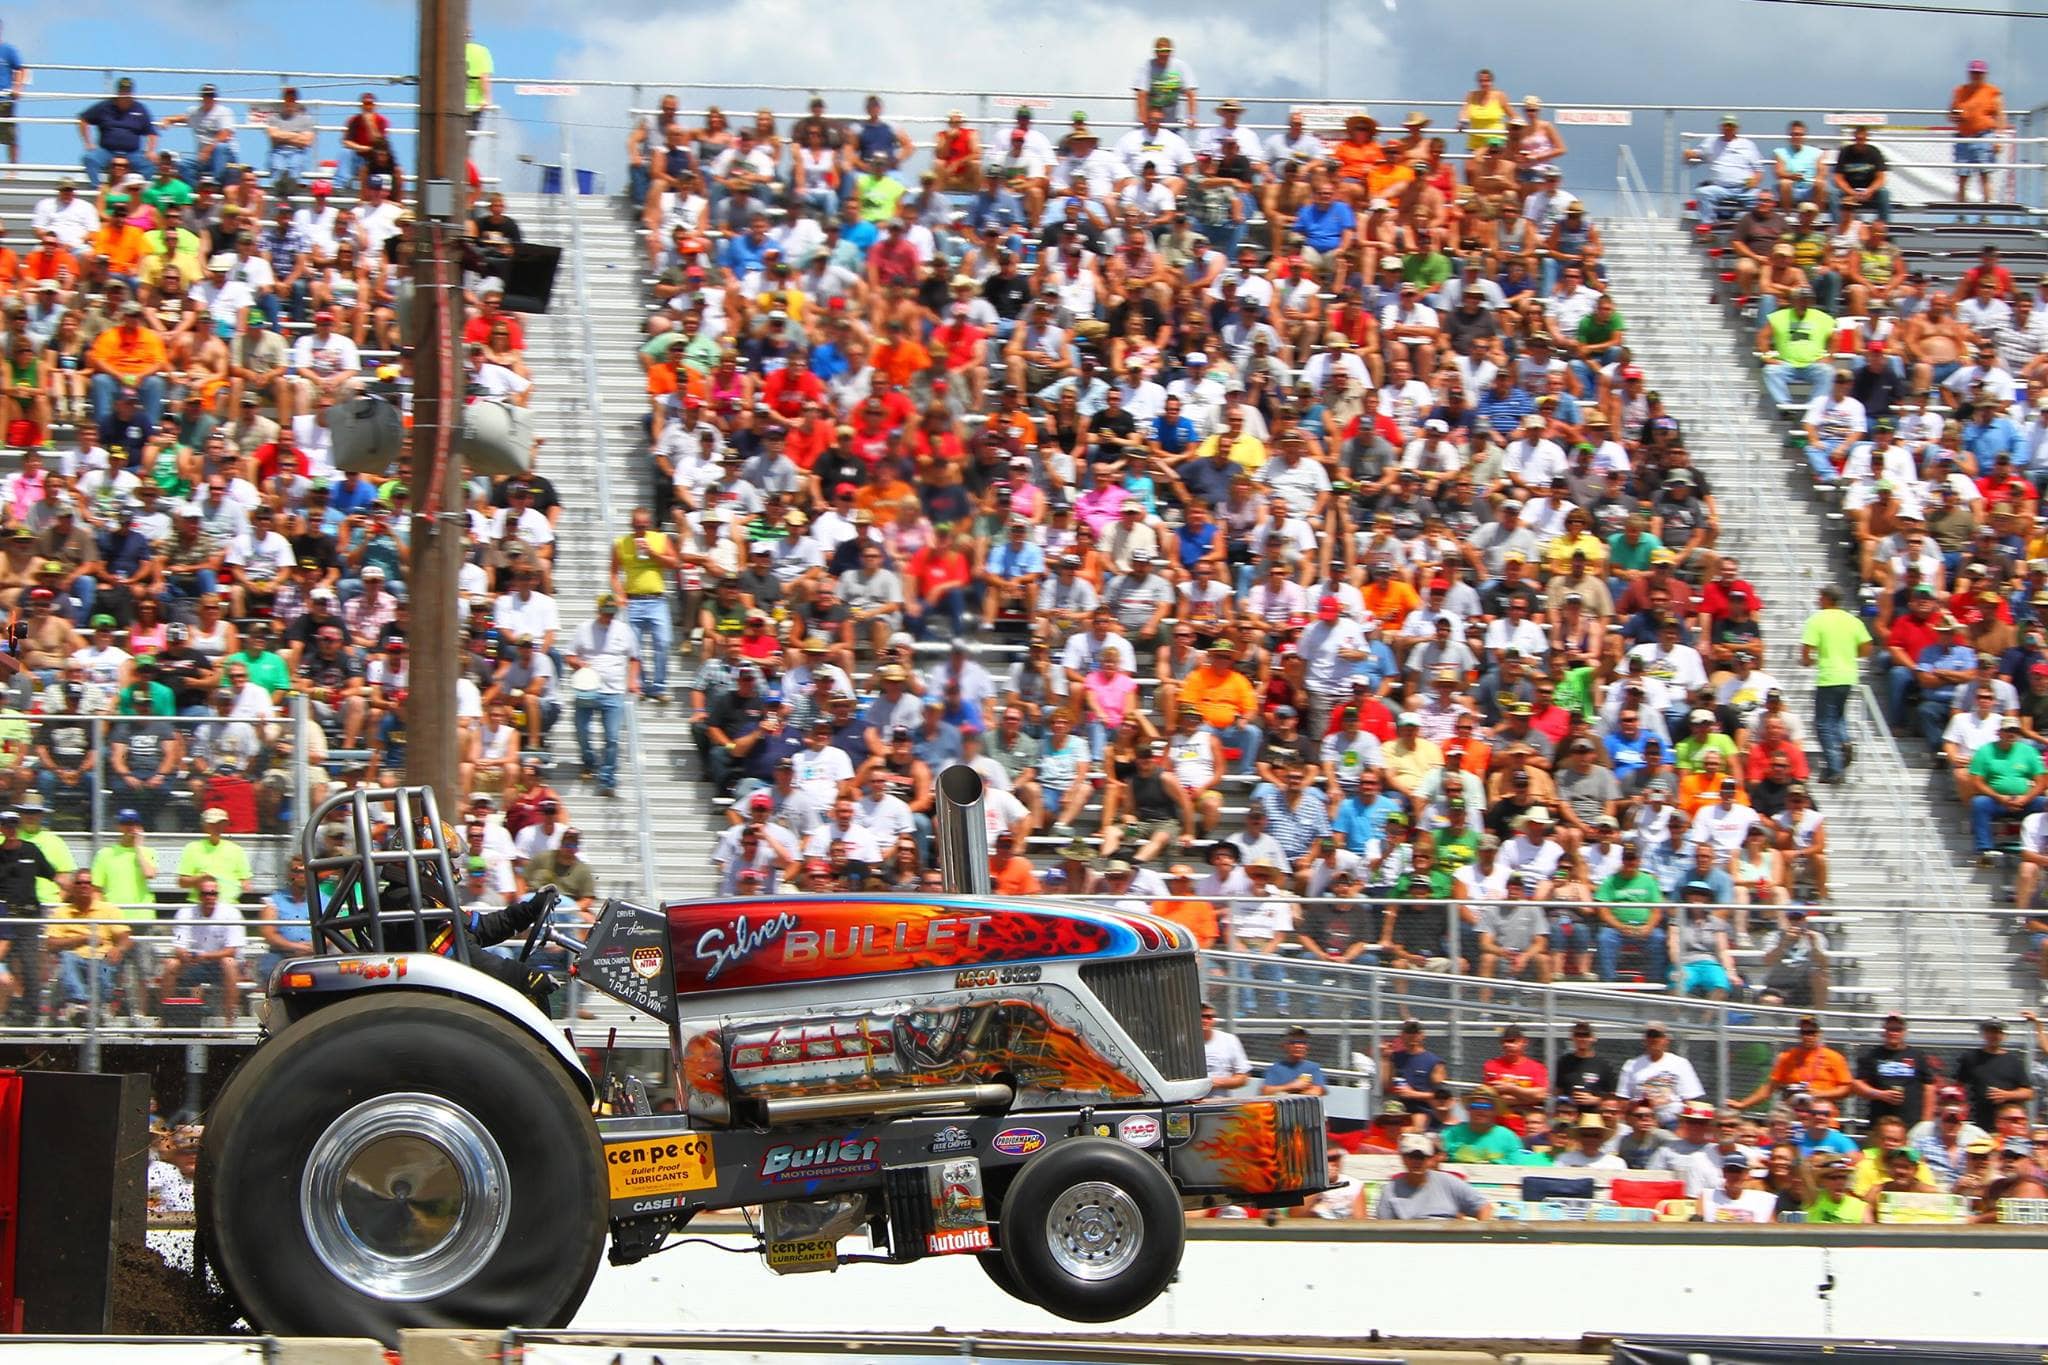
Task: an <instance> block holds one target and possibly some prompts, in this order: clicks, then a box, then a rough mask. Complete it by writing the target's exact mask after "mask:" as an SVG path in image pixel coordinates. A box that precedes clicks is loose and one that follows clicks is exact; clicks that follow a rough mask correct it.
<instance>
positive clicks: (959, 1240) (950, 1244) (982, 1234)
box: [924, 1227, 995, 1256]
mask: <svg viewBox="0 0 2048 1365" xmlns="http://www.w3.org/2000/svg"><path fill="white" fill-rule="evenodd" d="M994 1246H995V1243H994V1242H992V1241H990V1240H989V1235H988V1229H987V1228H986V1227H979V1228H962V1229H960V1230H959V1231H958V1232H927V1233H926V1234H925V1235H924V1249H925V1250H926V1251H927V1252H929V1253H930V1254H931V1255H934V1256H950V1255H952V1254H953V1253H954V1252H958V1251H987V1250H989V1249H991V1248H992V1247H994Z"/></svg>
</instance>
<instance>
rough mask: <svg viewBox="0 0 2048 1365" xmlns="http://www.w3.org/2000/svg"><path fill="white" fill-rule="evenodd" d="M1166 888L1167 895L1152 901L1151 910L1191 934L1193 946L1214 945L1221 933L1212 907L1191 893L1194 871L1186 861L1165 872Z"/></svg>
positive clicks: (1214, 908) (1208, 946) (1209, 903)
mask: <svg viewBox="0 0 2048 1365" xmlns="http://www.w3.org/2000/svg"><path fill="white" fill-rule="evenodd" d="M1166 889H1167V890H1168V891H1169V892H1171V893H1172V894H1171V896H1170V897H1169V898H1168V899H1165V900H1158V901H1154V902H1152V913H1153V914H1155V915H1157V916H1159V918H1161V919H1165V920H1172V921H1173V922H1174V923H1175V924H1178V925H1179V926H1180V927H1181V928H1183V929H1185V930H1187V931H1188V932H1189V933H1191V934H1193V935H1194V936H1195V946H1196V947H1197V948H1202V949H1208V948H1213V947H1215V946H1216V940H1217V937H1218V936H1219V934H1220V933H1221V930H1220V928H1219V927H1218V921H1217V917H1216V907H1215V905H1214V904H1212V903H1211V902H1209V901H1205V900H1203V899H1202V898H1201V897H1200V896H1197V895H1196V894H1195V873H1194V869H1192V868H1190V867H1189V866H1188V865H1187V864H1186V863H1175V864H1174V865H1173V866H1172V867H1170V868H1168V869H1167V872H1166Z"/></svg>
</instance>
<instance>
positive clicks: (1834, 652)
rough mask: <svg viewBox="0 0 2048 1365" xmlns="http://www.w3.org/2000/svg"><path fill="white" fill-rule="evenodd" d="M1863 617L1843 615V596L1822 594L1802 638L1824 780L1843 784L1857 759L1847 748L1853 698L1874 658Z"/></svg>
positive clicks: (1837, 592) (1801, 652) (1828, 591)
mask: <svg viewBox="0 0 2048 1365" xmlns="http://www.w3.org/2000/svg"><path fill="white" fill-rule="evenodd" d="M1870 650H1871V639H1870V632H1869V631H1868V630H1867V629H1865V628H1864V625H1863V620H1862V618H1861V617H1858V616H1854V615H1851V614H1850V613H1849V612H1846V611H1843V610H1842V594H1841V590H1840V589H1838V588H1834V587H1825V588H1822V589H1821V590H1820V605H1819V609H1818V610H1816V611H1815V612H1814V613H1813V615H1811V616H1809V617H1807V618H1806V625H1805V627H1804V629H1803V630H1802V631H1801V632H1800V642H1799V662H1800V663H1801V664H1804V665H1805V666H1807V667H1809V668H1811V669H1813V671H1814V672H1813V728H1814V733H1815V734H1816V735H1817V736H1818V738H1819V739H1820V780H1821V781H1823V782H1828V783H1835V782H1840V781H1841V780H1842V774H1843V772H1844V771H1846V770H1847V769H1848V766H1849V764H1850V762H1851V761H1852V760H1853V759H1854V758H1855V756H1856V753H1855V749H1854V748H1853V747H1852V746H1851V744H1850V743H1849V692H1850V690H1851V689H1852V688H1854V687H1855V686H1856V678H1857V668H1858V664H1859V663H1860V661H1861V660H1862V659H1863V657H1864V656H1865V655H1867V654H1869V653H1870Z"/></svg>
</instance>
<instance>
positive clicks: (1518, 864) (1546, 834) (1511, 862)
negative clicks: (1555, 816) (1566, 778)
mask: <svg viewBox="0 0 2048 1365" xmlns="http://www.w3.org/2000/svg"><path fill="white" fill-rule="evenodd" d="M1554 828H1555V825H1554V824H1553V823H1552V821H1551V818H1550V808H1549V807H1548V806H1531V807H1529V809H1528V810H1527V811H1525V812H1524V813H1523V815H1522V819H1521V822H1520V827H1519V828H1518V829H1517V830H1516V831H1515V837H1514V838H1512V839H1509V840H1507V841H1506V842H1505V843H1503V844H1502V845H1501V846H1500V863H1501V866H1502V867H1504V868H1506V869H1507V870H1508V871H1509V872H1511V873H1519V872H1527V873H1530V874H1532V875H1534V876H1537V877H1548V876H1550V874H1551V873H1553V872H1555V871H1557V865H1558V863H1559V862H1560V861H1562V860H1563V858H1564V848H1563V847H1562V846H1561V845H1560V844H1559V843H1558V842H1557V840H1555V839H1553V838H1552V837H1551V831H1552V830H1553V829H1554Z"/></svg>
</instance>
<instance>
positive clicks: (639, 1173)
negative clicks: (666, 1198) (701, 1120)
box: [604, 1133, 718, 1199]
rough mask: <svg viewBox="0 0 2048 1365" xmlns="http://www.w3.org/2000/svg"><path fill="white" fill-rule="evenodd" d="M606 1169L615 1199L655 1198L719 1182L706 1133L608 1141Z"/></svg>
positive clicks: (612, 1195) (702, 1187)
mask: <svg viewBox="0 0 2048 1365" xmlns="http://www.w3.org/2000/svg"><path fill="white" fill-rule="evenodd" d="M604 1168H605V1178H606V1182H607V1183H608V1184H609V1185H610V1186H611V1197H612V1198H614V1199H652V1198H654V1197H655V1196H657V1195H665V1194H678V1193H681V1192H682V1191H684V1190H708V1189H710V1188H711V1187H712V1186H714V1185H716V1184H717V1183H718V1172H717V1168H716V1166H715V1165H714V1164H713V1162H712V1159H711V1138H710V1136H709V1135H708V1134H704V1133H678V1134H677V1135H676V1136H674V1137H665V1138H649V1139H638V1138H622V1139H620V1140H618V1141H616V1142H607V1143H606V1144H605V1145H604Z"/></svg>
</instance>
